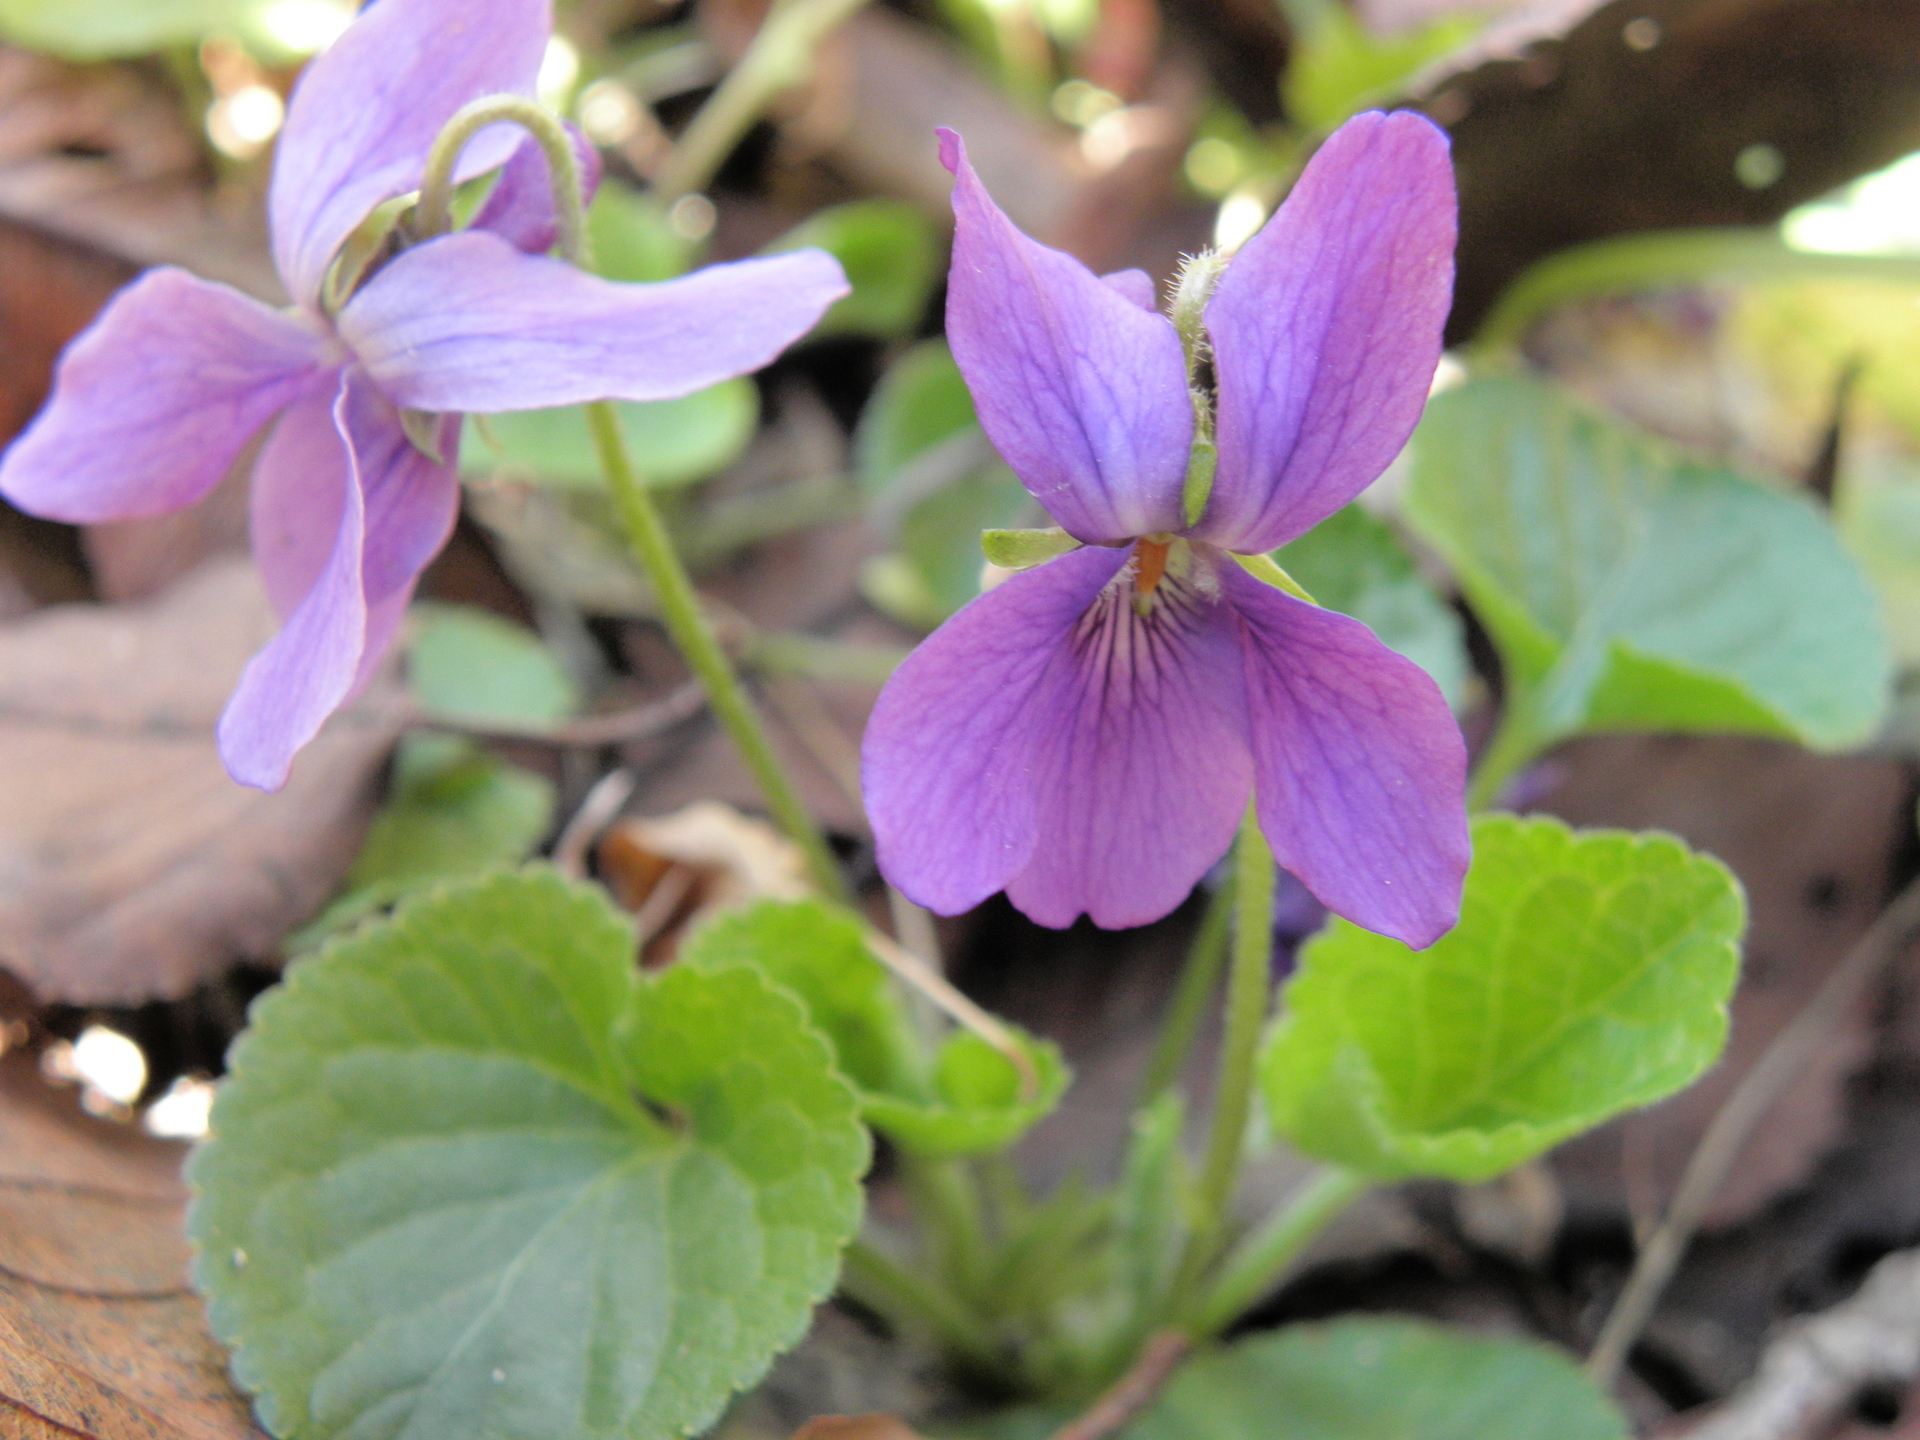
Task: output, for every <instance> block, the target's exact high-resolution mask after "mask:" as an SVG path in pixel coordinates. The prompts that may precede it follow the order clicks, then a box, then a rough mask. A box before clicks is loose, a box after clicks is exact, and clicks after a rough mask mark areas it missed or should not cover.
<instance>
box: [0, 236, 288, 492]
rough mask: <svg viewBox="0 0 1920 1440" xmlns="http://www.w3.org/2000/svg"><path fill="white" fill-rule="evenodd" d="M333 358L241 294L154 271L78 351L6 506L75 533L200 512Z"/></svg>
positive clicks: (4, 470)
mask: <svg viewBox="0 0 1920 1440" xmlns="http://www.w3.org/2000/svg"><path fill="white" fill-rule="evenodd" d="M325 344H326V341H325V339H324V338H323V337H322V336H321V335H320V333H319V332H318V331H316V330H314V329H311V328H309V327H308V326H305V325H302V324H299V323H297V322H295V321H293V320H291V319H289V318H288V317H287V316H285V315H282V314H280V313H279V312H278V311H275V310H270V309H268V308H267V307H266V306H264V305H262V304H260V303H259V302H258V301H256V300H252V299H249V298H248V297H247V296H245V295H242V294H241V293H240V292H239V291H237V290H230V289H228V288H227V287H226V286H224V285H214V284H210V283H209V282H207V281H205V280H201V279H198V278H196V277H195V276H192V275H189V274H188V273H187V272H186V271H184V270H175V269H171V268H165V269H159V270H150V271H148V272H147V273H146V274H145V275H143V276H141V277H140V278H139V279H138V280H136V281H135V282H134V283H133V284H132V285H130V286H128V287H127V288H126V289H125V290H123V291H121V292H120V294H119V295H117V296H115V297H114V299H113V300H112V301H111V302H109V303H108V305H107V308H106V309H105V310H104V311H102V312H101V315H100V317H99V319H97V320H95V321H94V322H93V324H92V325H91V326H89V327H88V328H87V329H86V330H85V331H84V332H82V333H81V335H80V336H79V338H78V339H76V340H75V341H74V342H73V343H72V344H71V345H69V346H68V347H67V350H66V353H65V354H64V355H63V356H62V357H61V360H60V367H59V369H58V370H57V371H56V372H55V376H54V389H53V395H52V397H51V398H50V399H49V400H48V402H47V405H46V408H45V409H43V410H42V411H41V412H40V414H39V416H38V417H37V418H36V419H35V420H34V422H33V423H32V425H30V426H29V427H28V428H27V430H26V432H25V433H24V434H22V435H21V436H20V438H19V439H18V440H16V441H15V442H14V443H13V445H12V446H11V447H9V449H8V450H7V453H6V458H5V460H4V462H0V494H5V496H6V497H7V499H9V500H10V501H12V502H13V503H14V504H15V505H18V506H19V507H20V508H21V509H23V510H27V511H30V512H32V513H33V514H36V515H44V516H46V517H48V518H49V519H53V520H64V521H66V522H68V523H69V524H75V525H87V524H93V523H95V522H98V521H102V520H122V519H128V518H131V517H133V516H136V515H157V514H160V513H162V512H164V511H167V510H177V509H179V508H180V507H181V506H183V505H191V504H192V503H193V502H194V501H196V500H198V499H200V498H201V497H202V496H203V495H205V494H206V493H207V492H208V491H209V490H211V489H213V487H214V486H215V485H217V484H219V483H220V477H221V476H223V475H225V474H226V473H227V470H228V468H229V467H230V466H232V464H233V462H234V460H235V459H236V458H238V456H239V454H240V452H241V451H242V450H243V449H245V448H246V445H247V442H248V441H249V440H251V439H252V438H253V437H254V436H255V435H256V434H257V433H258V432H259V430H260V429H261V427H262V426H264V425H265V424H266V423H267V422H268V421H269V420H271V419H272V418H273V417H274V415H275V414H277V413H278V412H279V410H280V409H281V407H282V406H284V405H286V404H287V403H288V402H289V401H291V400H292V399H293V398H294V397H295V396H296V395H298V394H299V393H300V392H301V390H302V389H304V388H305V387H307V386H308V385H311V384H312V383H313V382H314V380H315V378H316V377H317V376H319V375H321V374H322V373H323V371H322V365H321V360H322V352H323V350H324V348H325Z"/></svg>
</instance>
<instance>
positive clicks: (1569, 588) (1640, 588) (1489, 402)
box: [1407, 379, 1891, 748]
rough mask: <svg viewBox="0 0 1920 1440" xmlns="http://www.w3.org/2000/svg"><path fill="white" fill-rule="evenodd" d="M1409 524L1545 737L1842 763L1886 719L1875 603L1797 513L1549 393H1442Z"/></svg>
mask: <svg viewBox="0 0 1920 1440" xmlns="http://www.w3.org/2000/svg"><path fill="white" fill-rule="evenodd" d="M1407 516H1408V518H1409V520H1411V521H1412V522H1413V524H1414V525H1415V526H1416V528H1418V529H1419V531H1420V532H1421V534H1422V535H1423V536H1424V537H1425V538H1426V539H1427V540H1428V541H1429V542H1430V543H1431V544H1433V545H1434V547H1435V548H1437V549H1438V550H1439V551H1440V552H1441V553H1442V554H1443V555H1445V556H1446V558H1447V560H1448V562H1449V563H1450V564H1451V565H1452V566H1453V567H1454V570H1455V572H1456V573H1457V574H1458V576H1459V578H1460V583H1461V586H1462V588H1463V589H1464V590H1465V591H1466V594H1467V598H1468V599H1469V601H1471V602H1472V604H1473V607H1474V609H1475V611H1476V612H1477V613H1478V614H1479V616H1480V618H1481V619H1482V620H1483V621H1484V622H1485V623H1486V625H1487V628H1488V629H1489V630H1490V631H1491V632H1492V634H1493V637H1494V639H1495V641H1496V642H1497V643H1498V644H1499V647H1500V652H1501V657H1502V659H1503V661H1504V662H1505V665H1506V672H1507V676H1508V678H1509V681H1510V682H1511V683H1512V685H1513V687H1514V688H1513V697H1512V702H1510V703H1515V704H1517V707H1518V709H1517V710H1516V713H1518V714H1521V715H1523V717H1524V720H1525V725H1526V728H1527V729H1528V730H1529V731H1530V732H1531V733H1532V734H1534V735H1536V736H1538V737H1540V738H1541V739H1544V740H1551V739H1554V738H1558V737H1560V736H1564V735H1570V734H1573V733H1574V732H1576V731H1579V730H1582V729H1605V730H1633V729H1638V730H1679V731H1695V732H1712V731H1729V732H1743V733H1750V734H1759V735H1776V736H1780V737H1783V738H1787V739H1794V740H1799V741H1801V742H1802V743H1805V744H1808V745H1813V746H1817V747H1821V748H1843V747H1845V746H1848V745H1852V744H1855V743H1857V742H1859V741H1861V740H1863V739H1865V738H1866V737H1867V736H1869V735H1871V734H1872V733H1873V731H1874V729H1875V727H1876V726H1877V725H1878V724H1879V723H1880V720H1881V717H1882V715H1883V714H1884V712H1885V710H1886V706H1887V699H1888V688H1889V680H1890V674H1891V662H1890V659H1889V651H1888V643H1887V638H1886V633H1885V630H1884V627H1883V626H1882V624H1881V621H1880V617H1879V613H1878V609H1877V606H1876V604H1875V600H1874V596H1873V591H1872V589H1871V587H1870V586H1869V585H1868V583H1867V580H1866V577H1865V576H1864V574H1863V573H1862V572H1861V569H1860V566H1859V565H1858V564H1857V563H1856V562H1855V561H1854V560H1853V558H1852V557H1851V556H1849V555H1848V554H1847V552H1846V550H1845V549H1844V548H1843V547H1842V546H1841V544H1840V542H1839V540H1838V538H1837V537H1836V536H1835V534H1834V531H1833V527H1832V526H1831V525H1830V524H1829V523H1828V522H1827V520H1826V518H1825V517H1824V516H1823V515H1821V514H1820V513H1819V511H1818V510H1817V509H1816V508H1815V507H1814V506H1813V505H1812V504H1811V503H1810V502H1809V501H1807V500H1806V499H1805V498H1804V497H1801V496H1796V495H1788V494H1784V493H1781V492H1779V491H1775V490H1769V489H1767V488H1766V487H1764V486H1761V485H1756V484H1753V483H1752V482H1750V481H1747V480H1743V479H1741V478H1740V477H1739V476H1737V475H1734V474H1732V473H1731V472H1729V471H1726V470H1719V469H1713V468H1710V467H1707V466H1703V465H1700V464H1696V463H1694V462H1691V461H1688V460H1686V459H1683V458H1681V457H1679V456H1678V455H1675V454H1673V453H1671V452H1669V451H1668V450H1666V449H1665V448H1663V447H1662V446H1660V445H1658V444H1657V443H1655V442H1654V441H1653V440H1652V439H1651V438H1650V437H1648V436H1646V435H1645V434H1643V433H1641V432H1638V431H1635V430H1631V429H1629V428H1627V427H1626V426H1623V425H1620V424H1617V423H1615V422H1612V421H1609V420H1605V419H1602V418H1601V417H1599V416H1597V415H1594V414H1590V413H1588V412H1586V411H1584V410H1581V409H1579V408H1578V407H1576V406H1574V405H1573V404H1571V403H1569V402H1568V401H1566V400H1564V399H1562V398H1560V396H1558V395H1557V394H1556V393H1555V392H1554V391H1552V390H1551V389H1549V388H1548V387H1546V386H1545V385H1542V384H1539V383H1536V382H1532V381H1527V380H1519V379H1492V380H1479V381H1475V382H1474V383H1472V384H1470V385H1467V386H1465V387H1463V388H1461V389H1459V390H1454V391H1450V392H1448V393H1446V394H1443V395H1440V396H1437V397H1436V398H1435V399H1434V401H1433V403H1432V404H1431V405H1429V406H1428V408H1427V415H1426V418H1425V419H1424V420H1423V421H1422V422H1421V426H1420V429H1419V431H1418V433H1417V434H1416V436H1415V439H1414V473H1413V482H1412V484H1411V486H1410V487H1409V488H1408V491H1407Z"/></svg>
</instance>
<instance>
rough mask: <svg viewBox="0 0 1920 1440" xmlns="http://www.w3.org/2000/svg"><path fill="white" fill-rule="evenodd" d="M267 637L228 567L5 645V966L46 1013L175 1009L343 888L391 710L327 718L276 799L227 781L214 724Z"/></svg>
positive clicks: (1, 924)
mask: <svg viewBox="0 0 1920 1440" xmlns="http://www.w3.org/2000/svg"><path fill="white" fill-rule="evenodd" d="M273 629H274V621H273V617H272V615H271V613H270V611H269V609H268V607H267V604H266V600H265V597H264V595H263V594H262V592H261V589H260V584H259V581H258V579H257V577H256V576H255V574H254V571H253V567H252V566H251V565H250V564H248V563H247V562H245V561H243V560H237V559H222V560H218V561H214V562H211V563H209V564H208V565H206V566H204V567H203V568H201V569H199V570H197V571H195V572H194V573H193V574H191V575H189V576H187V577H186V578H185V579H183V580H181V581H180V582H179V583H178V584H176V585H174V586H173V587H171V588H170V589H169V590H167V591H166V592H165V593H164V594H163V595H162V596H160V597H159V598H158V599H156V600H154V601H152V602H150V603H145V604H139V605H121V606H94V605H73V606H59V607H55V608H52V609H48V610H42V611H38V612H36V613H34V614H32V615H29V616H27V617H25V618H24V619H21V620H19V621H16V622H14V623H13V624H12V625H10V626H7V627H5V628H4V629H0V964H5V965H6V966H7V967H8V968H10V969H12V970H14V971H15V972H17V973H18V974H19V975H21V976H22V977H23V978H24V979H25V980H27V982H28V983H29V984H31V985H32V986H33V988H34V989H35V991H36V992H37V993H38V994H39V995H40V997H41V998H42V999H48V1000H68V1001H74V1002H79V1003H94V1004H124V1003H130V1002H136V1001H143V1000H148V999H153V998H156V997H158V998H173V997H177V996H180V995H182V994H185V993H186V992H187V991H189V990H191V989H192V988H193V987H194V986H196V985H197V984H199V983H201V982H202V981H204V980H206V979H207V978H209V977H210V976H213V975H215V974H218V973H219V972H220V971H221V970H222V969H223V968H225V967H226V966H227V965H229V964H230V963H232V962H233V961H234V960H236V959H240V958H246V959H256V960H257V959H266V958H268V957H270V956H271V955H272V953H273V951H274V948H275V946H276V945H277V944H278V942H279V940H280V938H281V937H282V936H283V935H285V934H286V933H287V932H288V931H289V930H291V929H292V928H293V927H294V926H296V925H298V924H299V923H300V922H301V921H303V920H305V919H307V918H308V917H309V916H311V915H312V914H313V913H314V912H315V911H316V910H317V909H318V908H319V907H320V905H321V904H322V903H323V902H324V901H325V900H326V899H327V897H328V896H329V895H331V894H332V893H333V891H334V889H335V888H336V887H337V885H338V884H339V881H340V878H341V877H342V875H344V874H345V872H346V868H347V866H348V864H349V863H350V862H351V860H352V858H353V855H354V852H355V850H356V849H357V848H358V845H359V842H360V839H361V837H362V835H363V833H364V829H365V825H366V822H367V819H368V816H369V814H370V809H371V802H372V790H373V786H374V782H375V780H376V778H377V775H378V772H379V770H380V767H381V765H382V763H383V762H384V760H385V758H386V755H387V752H388V750H389V748H390V747H391V745H392V743H393V739H394V736H395V734H396V733H397V728H398V720H397V716H396V714H395V707H394V706H393V705H392V704H391V703H389V702H388V700H387V699H386V698H385V694H384V692H383V691H381V690H380V689H379V688H378V687H376V689H375V690H374V691H373V692H370V694H369V695H368V696H367V697H366V698H363V699H362V700H361V701H360V702H358V703H357V704H355V705H354V706H352V707H350V708H349V709H348V710H346V711H343V712H342V713H341V714H340V715H338V716H336V717H335V718H334V719H333V721H331V722H330V723H329V724H328V726H327V727H326V729H325V730H323V731H322V732H321V734H320V736H319V738H318V739H316V740H315V741H314V742H313V744H311V745H310V746H308V747H307V749H306V750H305V751H304V752H302V754H301V756H300V758H299V759H298V761H296V762H295V764H294V767H293V775H292V778H291V779H290V780H289V782H288V784H287V787H286V788H285V789H284V790H281V791H280V792H278V793H277V794H273V795H263V794H261V793H259V792H258V791H254V790H249V789H246V788H244V787H242V786H240V785H237V784H235V783H234V782H233V781H232V780H231V779H229V778H228V776H227V774H226V772H225V770H224V769H222V767H221V765H220V760H219V756H218V754H217V753H216V751H215V749H214V740H213V731H214V724H215V722H216V721H217V719H218V717H219V714H220V711H221V708H222V706H224V704H225V703H226V699H227V695H228V693H229V692H230V691H231V690H232V688H233V684H234V681H235V680H236V679H237V678H238V676H239V673H240V669H241V666H242V665H244V664H245V662H246V660H247V657H248V656H249V655H251V654H252V653H253V652H254V651H255V650H256V649H258V648H259V646H260V645H261V644H262V643H263V642H264V641H265V640H266V639H267V638H268V637H269V636H270V635H271V634H272V633H273Z"/></svg>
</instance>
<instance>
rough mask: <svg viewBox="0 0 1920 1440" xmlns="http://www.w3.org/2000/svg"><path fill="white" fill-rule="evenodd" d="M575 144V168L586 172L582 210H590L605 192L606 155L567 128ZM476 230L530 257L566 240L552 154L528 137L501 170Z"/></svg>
mask: <svg viewBox="0 0 1920 1440" xmlns="http://www.w3.org/2000/svg"><path fill="white" fill-rule="evenodd" d="M566 130H567V138H568V139H569V140H571V141H572V142H573V158H574V163H575V164H577V165H578V166H579V167H580V205H581V208H582V209H585V208H586V207H587V206H588V205H589V204H591V203H592V201H593V195H594V192H595V191H596V190H598V189H599V188H600V171H601V165H600V151H599V150H598V149H597V148H596V147H595V146H594V144H593V142H592V141H591V140H589V139H587V137H586V135H585V134H584V133H583V132H582V131H581V129H580V127H579V126H577V125H571V124H569V125H568V126H567V127H566ZM472 224H473V228H474V229H476V230H491V231H492V232H493V233H494V234H495V235H498V236H499V237H500V238H501V239H503V240H505V241H506V242H507V243H508V244H510V245H512V246H513V247H514V248H515V249H516V250H524V251H525V252H526V253H527V254H529V255H544V254H546V253H547V252H548V251H549V250H551V249H552V248H553V242H554V241H556V240H558V239H559V238H560V219H559V216H558V215H557V214H556V213H555V211H554V208H553V180H552V178H551V177H550V176H549V174H548V173H547V152H546V151H545V150H544V149H542V148H541V146H540V142H539V141H537V140H535V139H534V138H533V137H532V136H528V137H527V138H526V139H525V140H523V141H521V142H520V148H519V149H518V150H516V151H514V152H513V158H512V159H511V160H509V161H507V163H506V166H505V167H504V168H503V169H502V170H501V171H500V179H499V180H498V181H497V182H496V183H495V185H494V187H493V189H492V190H490V191H488V192H487V198H486V199H485V200H484V201H482V202H481V205H480V208H479V209H478V210H477V211H475V212H474V216H473V222H472Z"/></svg>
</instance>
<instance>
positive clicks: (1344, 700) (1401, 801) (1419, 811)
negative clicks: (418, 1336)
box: [1221, 565, 1470, 948]
mask: <svg viewBox="0 0 1920 1440" xmlns="http://www.w3.org/2000/svg"><path fill="white" fill-rule="evenodd" d="M1221 581H1222V583H1223V585H1224V587H1225V594H1226V598H1227V601H1228V603H1230V604H1231V605H1232V607H1233V608H1234V609H1235V610H1237V611H1238V612H1239V616H1240V622H1241V626H1242V635H1243V646H1244V653H1245V664H1246V695H1247V701H1246V703H1247V712H1248V716H1249V718H1250V720H1251V725H1252V729H1251V735H1252V742H1253V761H1254V770H1255V780H1254V795H1255V799H1256V800H1257V802H1258V805H1259V811H1260V828H1261V829H1262V830H1264V831H1265V832H1266V836H1267V839H1268V841H1269V842H1270V843H1271V844H1272V846H1273V853H1274V855H1275V857H1276V858H1277V859H1278V860H1279V862H1280V863H1281V864H1282V865H1284V866H1285V867H1286V868H1287V869H1289V870H1291V871H1292V872H1293V873H1294V874H1295V875H1297V876H1299V877H1300V879H1301V881H1302V882H1303V883H1304V884H1305V885H1306V887H1307V888H1308V889H1309V890H1311V891H1313V893H1314V894H1315V895H1316V896H1317V897H1319V899H1320V901H1321V902H1322V903H1323V904H1325V905H1326V906H1327V908H1328V909H1330V910H1332V911H1334V912H1335V913H1337V914H1340V915H1344V916H1346V917H1347V919H1349V920H1351V921H1353V923H1354V924H1356V925H1361V926H1364V927H1365V928H1367V929H1369V930H1375V931H1378V932H1379V933H1380V934H1382V935H1391V936H1393V937H1394V938H1395V939H1397V940H1403V941H1405V942H1406V943H1407V944H1409V945H1412V946H1414V947H1416V948H1419V947H1423V946H1426V945H1431V944H1432V943H1433V942H1434V941H1435V940H1437V939H1439V938H1440V936H1441V935H1443V934H1445V933H1446V932H1447V931H1448V930H1449V929H1451V928H1452V927H1453V924H1454V922H1455V921H1456V920H1457V919H1458V918H1459V915H1460V887H1461V884H1462V882H1463V881H1464V879H1465V877H1466V873H1467V860H1468V858H1469V855H1470V849H1469V845H1468V841H1467V812H1466V804H1465V801H1464V799H1463V794H1464V791H1465V786H1466V773H1467V752H1466V746H1465V745H1464V744H1463V743H1462V741H1461V739H1460V730H1459V727H1458V726H1456V725H1455V724H1454V721H1453V715H1452V714H1451V713H1450V712H1449V711H1448V709H1447V702H1446V701H1445V699H1443V698H1442V697H1441V694H1440V689H1439V687H1438V686H1436V685H1435V684H1434V683H1433V681H1432V680H1431V679H1430V678H1429V677H1428V675H1427V673H1426V671H1424V670H1422V669H1421V668H1420V667H1419V666H1418V665H1416V664H1414V663H1413V662H1412V661H1411V660H1407V659H1405V658H1403V657H1401V656H1399V655H1396V654H1395V653H1394V652H1393V651H1391V650H1389V649H1388V648H1387V647H1386V646H1384V645H1382V644H1381V643H1380V642H1379V641H1378V640H1377V639H1375V638H1374V635H1373V632H1372V631H1371V630H1369V629H1367V627H1366V626H1364V625H1362V624H1361V623H1360V622H1359V621H1357V620H1352V619H1349V618H1348V617H1346V616H1344V615H1341V614H1338V613H1337V612H1335V611H1332V610H1322V609H1319V608H1317V607H1315V606H1312V605H1308V604H1306V603H1305V602H1304V601H1300V600H1296V599H1294V598H1293V597H1292V596H1291V595H1287V594H1285V593H1283V592H1282V591H1279V590H1277V589H1275V588H1273V587H1272V586H1270V585H1266V584H1264V583H1262V582H1261V581H1259V580H1256V579H1254V578H1253V577H1252V576H1251V575H1248V574H1247V573H1246V572H1245V571H1243V570H1241V569H1240V568H1239V566H1237V565H1223V566H1222V567H1221Z"/></svg>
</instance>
